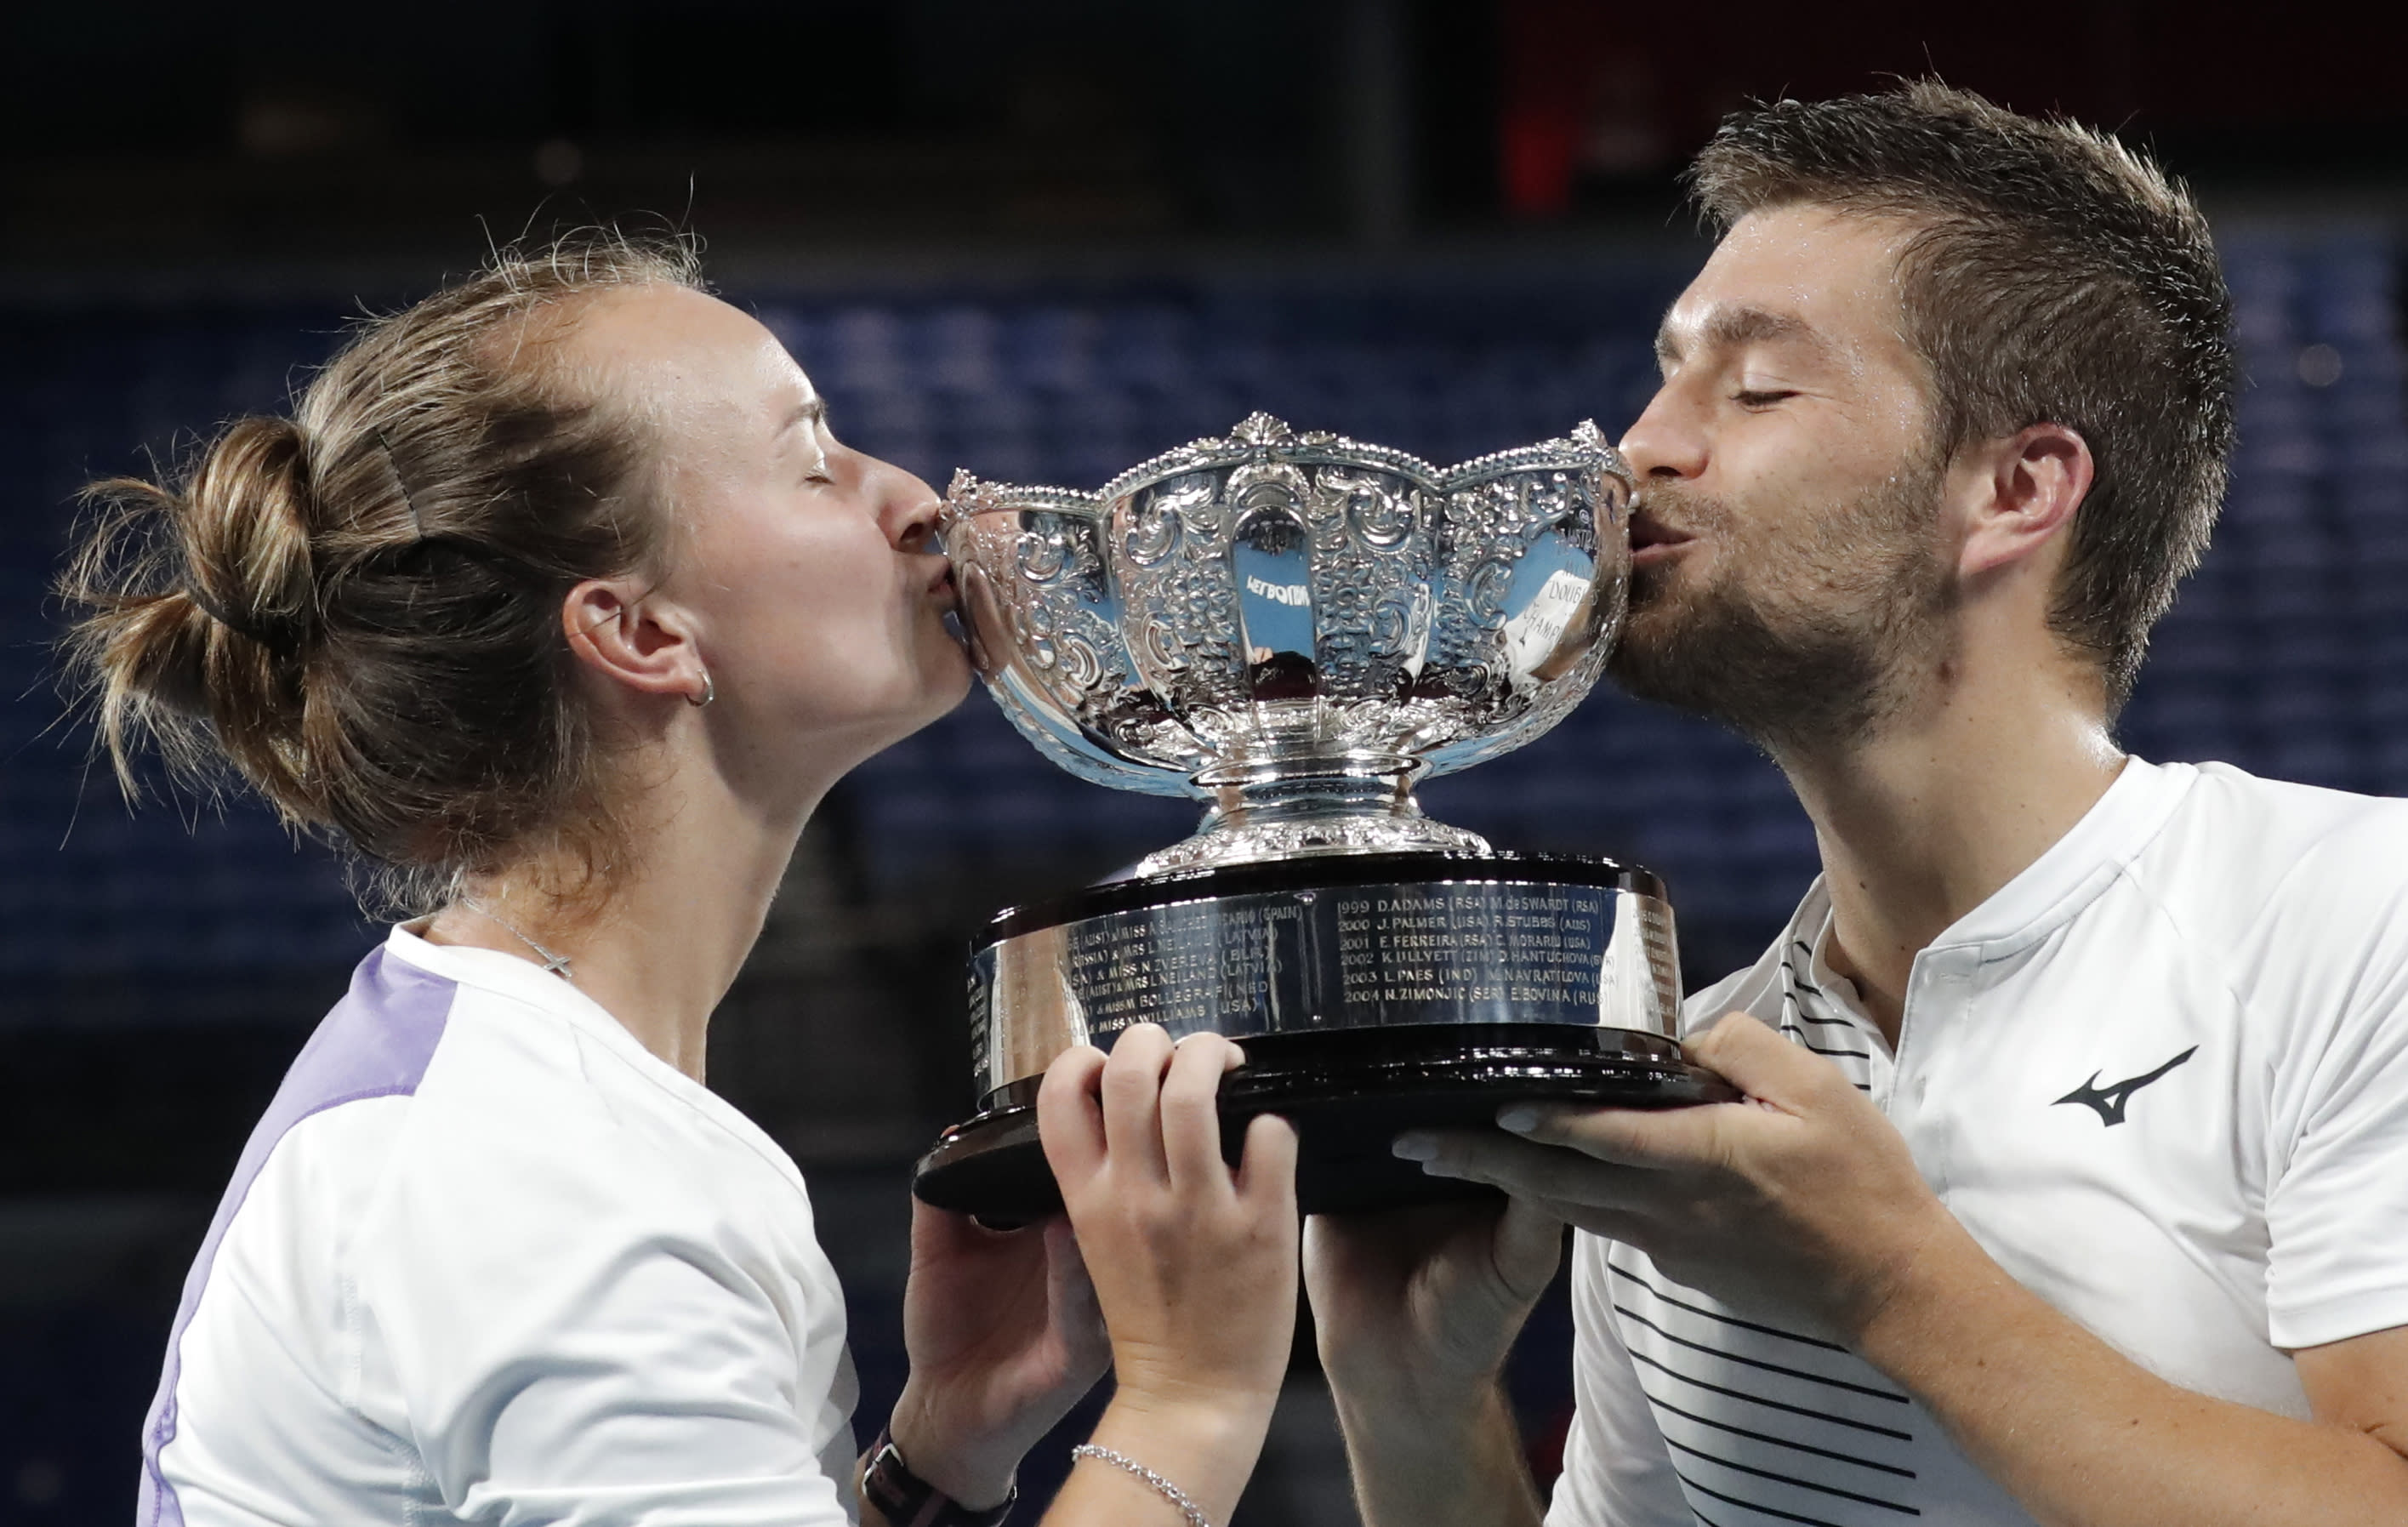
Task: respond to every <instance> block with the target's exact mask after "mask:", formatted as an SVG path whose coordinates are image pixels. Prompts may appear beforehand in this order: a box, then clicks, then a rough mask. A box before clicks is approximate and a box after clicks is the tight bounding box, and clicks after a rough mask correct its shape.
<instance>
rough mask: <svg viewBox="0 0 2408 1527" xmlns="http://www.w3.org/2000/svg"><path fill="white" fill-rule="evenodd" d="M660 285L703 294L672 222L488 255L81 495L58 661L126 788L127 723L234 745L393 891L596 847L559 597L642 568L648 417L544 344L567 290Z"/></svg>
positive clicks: (297, 812) (646, 559)
mask: <svg viewBox="0 0 2408 1527" xmlns="http://www.w3.org/2000/svg"><path fill="white" fill-rule="evenodd" d="M656 283H658V284H667V285H673V286H681V287H687V288H693V289H697V290H698V289H700V281H699V278H698V275H697V271H696V262H695V252H694V250H693V249H692V247H691V246H690V245H689V244H688V243H686V242H684V241H681V240H664V241H640V240H637V239H632V238H627V237H624V236H623V235H620V234H618V233H616V232H615V231H612V230H608V229H604V230H596V231H590V232H586V233H582V234H579V235H574V236H571V237H569V238H565V239H561V240H558V241H555V242H552V243H550V244H547V245H544V246H542V247H540V248H536V249H531V250H530V249H513V250H509V251H505V252H501V253H499V254H497V255H496V256H495V258H494V260H493V261H492V262H491V263H490V264H489V265H488V266H487V267H486V268H484V269H482V270H480V272H478V273H477V274H476V275H475V276H473V277H470V278H469V279H467V280H466V281H460V282H458V283H457V284H455V285H452V286H451V287H448V288H446V289H444V290H443V291H441V292H438V293H437V294H436V295H433V296H430V297H428V298H426V299H425V300H424V301H423V302H420V303H418V304H416V305H415V306H413V307H410V308H409V309H406V310H402V311H400V312H397V313H394V314H392V315H390V316H388V317H384V318H380V319H375V320H372V321H370V322H367V323H366V324H363V326H362V327H361V329H360V331H359V332H358V333H357V334H356V335H354V336H353V337H352V339H351V340H350V342H348V343H347V344H346V345H345V346H344V347H343V349H342V350H341V352H340V353H337V355H336V356H335V357H334V359H333V360H331V361H329V362H328V363H327V365H326V366H325V367H324V368H323V369H322V370H321V371H319V372H318V373H317V375H316V376H315V377H314V378H313V379H312V380H311V381H310V382H309V383H308V386H307V387H306V388H305V389H304V390H303V391H302V393H301V394H300V396H299V398H298V400H297V403H296V406H295V407H294V411H293V412H292V415H291V416H290V417H281V416H274V415H261V416H254V417H251V418H245V419H240V420H237V421H236V422H235V423H233V424H231V425H227V426H225V427H224V428H223V429H222V430H221V431H220V432H219V433H218V434H217V436H216V437H215V438H214V439H210V440H209V441H208V442H207V443H206V444H205V445H204V446H202V447H201V448H200V450H199V451H198V452H197V453H195V454H194V455H193V458H192V459H191V461H190V462H189V464H188V465H187V467H186V468H185V469H184V470H183V471H182V472H180V473H179V474H176V475H175V476H174V477H172V478H166V479H162V480H160V481H151V480H149V479H144V478H119V479H113V480H110V481H108V482H103V483H94V484H93V485H92V486H91V487H90V488H88V489H87V490H85V495H84V497H85V502H86V505H87V509H88V512H89V519H88V522H87V524H86V526H84V528H83V530H82V532H81V534H80V537H79V546H78V548H77V551H76V553H75V555H74V557H73V560H72V561H71V563H70V564H69V565H68V567H67V569H66V570H65V573H64V574H63V575H62V577H61V578H60V580H59V583H58V592H59V594H60V595H61V596H62V597H63V598H65V600H66V601H67V602H68V603H69V605H70V607H71V608H72V609H73V610H75V611H76V612H77V618H76V620H75V623H74V625H73V627H72V629H71V630H70V632H69V634H68V636H67V638H66V640H65V655H66V658H67V664H68V670H69V672H70V675H71V677H72V678H73V680H74V681H75V683H76V684H77V685H78V687H79V690H80V691H81V693H82V695H83V696H84V697H86V698H87V699H88V700H89V702H90V703H91V704H92V705H93V708H94V710H95V711H96V712H97V718H98V731H99V737H100V742H101V744H102V745H103V746H104V747H106V749H107V750H108V754H109V756H110V758H111V760H112V761H113V762H114V764H115V766H116V768H117V771H118V776H119V779H120V781H121V783H122V785H123V786H124V787H125V789H126V790H127V792H128V794H129V796H131V795H133V794H135V793H136V785H135V781H136V774H135V771H134V757H135V755H136V753H137V752H138V750H139V749H140V748H141V747H142V746H143V745H144V744H145V743H148V744H150V746H152V747H153V748H155V750H156V751H157V752H158V753H159V754H160V755H161V756H163V757H164V758H165V760H166V762H167V764H168V765H169V767H170V769H171V771H174V772H175V773H176V774H177V775H178V776H179V777H182V778H186V779H192V778H202V779H207V778H208V777H211V776H213V775H216V774H218V773H220V772H221V766H222V765H231V767H232V769H233V770H234V771H236V773H237V774H238V775H239V776H240V778H241V779H243V780H244V781H246V782H248V783H249V784H250V785H251V787H252V788H254V789H256V790H257V791H258V792H259V793H260V794H261V795H262V796H263V797H265V799H266V800H267V801H268V803H269V804H270V805H272V806H273V807H274V808H275V809H276V811H277V813H278V814H279V816H280V817H281V818H282V819H283V820H284V821H285V822H286V823H287V824H289V825H291V826H292V827H294V828H297V829H300V830H302V831H305V832H309V833H313V834H316V835H319V836H322V837H324V838H326V839H328V840H329V841H331V842H333V843H335V844H336V845H337V846H338V847H339V848H342V849H344V850H346V851H348V852H349V853H351V854H352V855H354V856H357V857H358V858H359V859H360V860H361V861H362V862H363V864H364V865H365V867H366V868H367V869H368V870H369V871H370V874H369V876H368V879H369V880H370V882H371V885H372V890H371V893H370V894H371V895H372V897H373V898H374V899H375V900H379V901H380V902H382V903H384V906H385V907H386V908H387V909H392V910H423V908H424V907H426V906H428V905H430V904H432V903H433V902H434V901H436V900H439V899H441V898H442V897H443V896H445V895H447V894H449V892H450V891H451V889H452V886H454V885H456V884H457V882H458V881H459V879H460V877H462V876H463V875H474V874H480V873H485V872H492V871H493V870H495V869H496V868H498V867H500V866H501V865H502V864H503V863H505V862H507V861H509V859H511V858H512V857H516V856H518V855H519V854H521V853H523V852H524V851H526V850H528V849H529V848H531V847H558V846H568V847H572V848H574V849H575V850H576V851H577V853H578V855H579V856H580V857H582V858H583V859H584V860H585V862H586V864H587V865H588V867H589V869H590V868H593V867H595V865H597V864H598V863H600V862H602V861H604V860H607V858H608V857H609V853H610V852H611V851H612V849H613V847H614V843H615V839H616V836H617V833H618V828H617V827H616V825H615V818H614V815H613V814H612V812H611V810H610V807H609V791H608V790H606V789H605V788H604V785H605V781H604V778H603V769H602V765H601V762H600V760H598V759H597V757H596V756H595V746H594V739H593V734H592V727H591V725H590V720H589V717H588V716H587V714H586V712H585V709H584V707H583V706H582V705H581V704H580V703H579V701H578V699H577V696H576V693H575V691H574V689H573V687H572V685H571V684H570V682H569V663H570V658H569V655H568V650H567V644H566V640H565V638H564V636H563V633H562V630H561V605H562V600H563V598H565V596H566V593H567V591H568V589H569V588H570V587H571V586H573V585H574V584H576V583H579V582H581V581H582V580H585V579H589V578H604V577H614V576H620V575H623V574H625V573H627V572H630V571H633V570H636V569H639V568H643V567H645V566H647V565H649V564H651V563H652V561H653V559H654V558H655V557H656V555H657V554H658V552H659V550H660V545H661V542H662V540H663V537H664V530H665V527H664V526H663V524H662V516H661V515H660V514H658V513H657V512H655V511H654V510H653V508H652V506H651V505H650V504H649V503H647V502H646V501H645V497H644V492H643V487H644V483H643V478H644V473H643V470H642V468H643V464H644V459H645V454H646V449H647V446H648V443H649V438H648V436H647V435H646V433H645V431H644V428H643V426H642V425H640V423H639V422H638V421H637V420H636V419H635V418H634V417H632V415H631V414H630V412H629V411H627V410H625V409H624V408H622V407H619V406H617V405H616V404H615V403H614V401H613V400H611V399H609V398H607V397H600V396H581V395H580V393H579V391H578V389H576V388H574V387H572V386H571V385H570V384H569V382H568V380H567V379H566V377H565V376H564V375H563V374H562V372H561V368H560V367H558V366H557V365H556V364H553V361H552V353H553V352H554V350H555V348H556V345H557V342H558V341H559V340H560V339H562V338H564V337H565V336H566V334H567V333H569V332H570V331H571V330H572V329H573V326H574V324H575V321H576V317H577V315H578V311H579V309H580V308H581V306H582V305H583V304H584V302H586V301H587V300H589V299H591V298H592V297H594V296H595V295H601V294H604V293H609V292H613V291H619V290H624V289H627V288H631V287H637V286H642V285H647V284H656ZM546 840H548V842H547V841H546Z"/></svg>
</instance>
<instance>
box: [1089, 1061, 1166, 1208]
mask: <svg viewBox="0 0 2408 1527" xmlns="http://www.w3.org/2000/svg"><path fill="white" fill-rule="evenodd" d="M1171 1053H1172V1052H1171V1047H1170V1036H1169V1035H1168V1034H1167V1033H1164V1032H1163V1031H1162V1029H1161V1027H1160V1026H1159V1025H1157V1024H1151V1023H1140V1024H1133V1025H1131V1026H1130V1027H1128V1028H1126V1029H1124V1030H1121V1032H1120V1037H1119V1038H1117V1039H1115V1040H1113V1041H1112V1053H1111V1058H1110V1059H1107V1060H1106V1061H1105V1062H1104V1081H1103V1096H1104V1148H1105V1149H1106V1150H1107V1151H1108V1152H1109V1153H1110V1154H1111V1158H1112V1162H1113V1169H1114V1175H1116V1176H1117V1175H1118V1174H1120V1173H1121V1171H1122V1170H1124V1169H1125V1170H1126V1171H1127V1172H1129V1173H1131V1174H1144V1175H1147V1176H1150V1177H1153V1178H1154V1179H1157V1180H1162V1179H1168V1176H1169V1175H1170V1167H1169V1163H1168V1161H1166V1160H1164V1158H1163V1153H1162V1075H1163V1072H1164V1071H1165V1070H1166V1069H1167V1068H1168V1066H1169V1064H1170V1058H1171Z"/></svg>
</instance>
